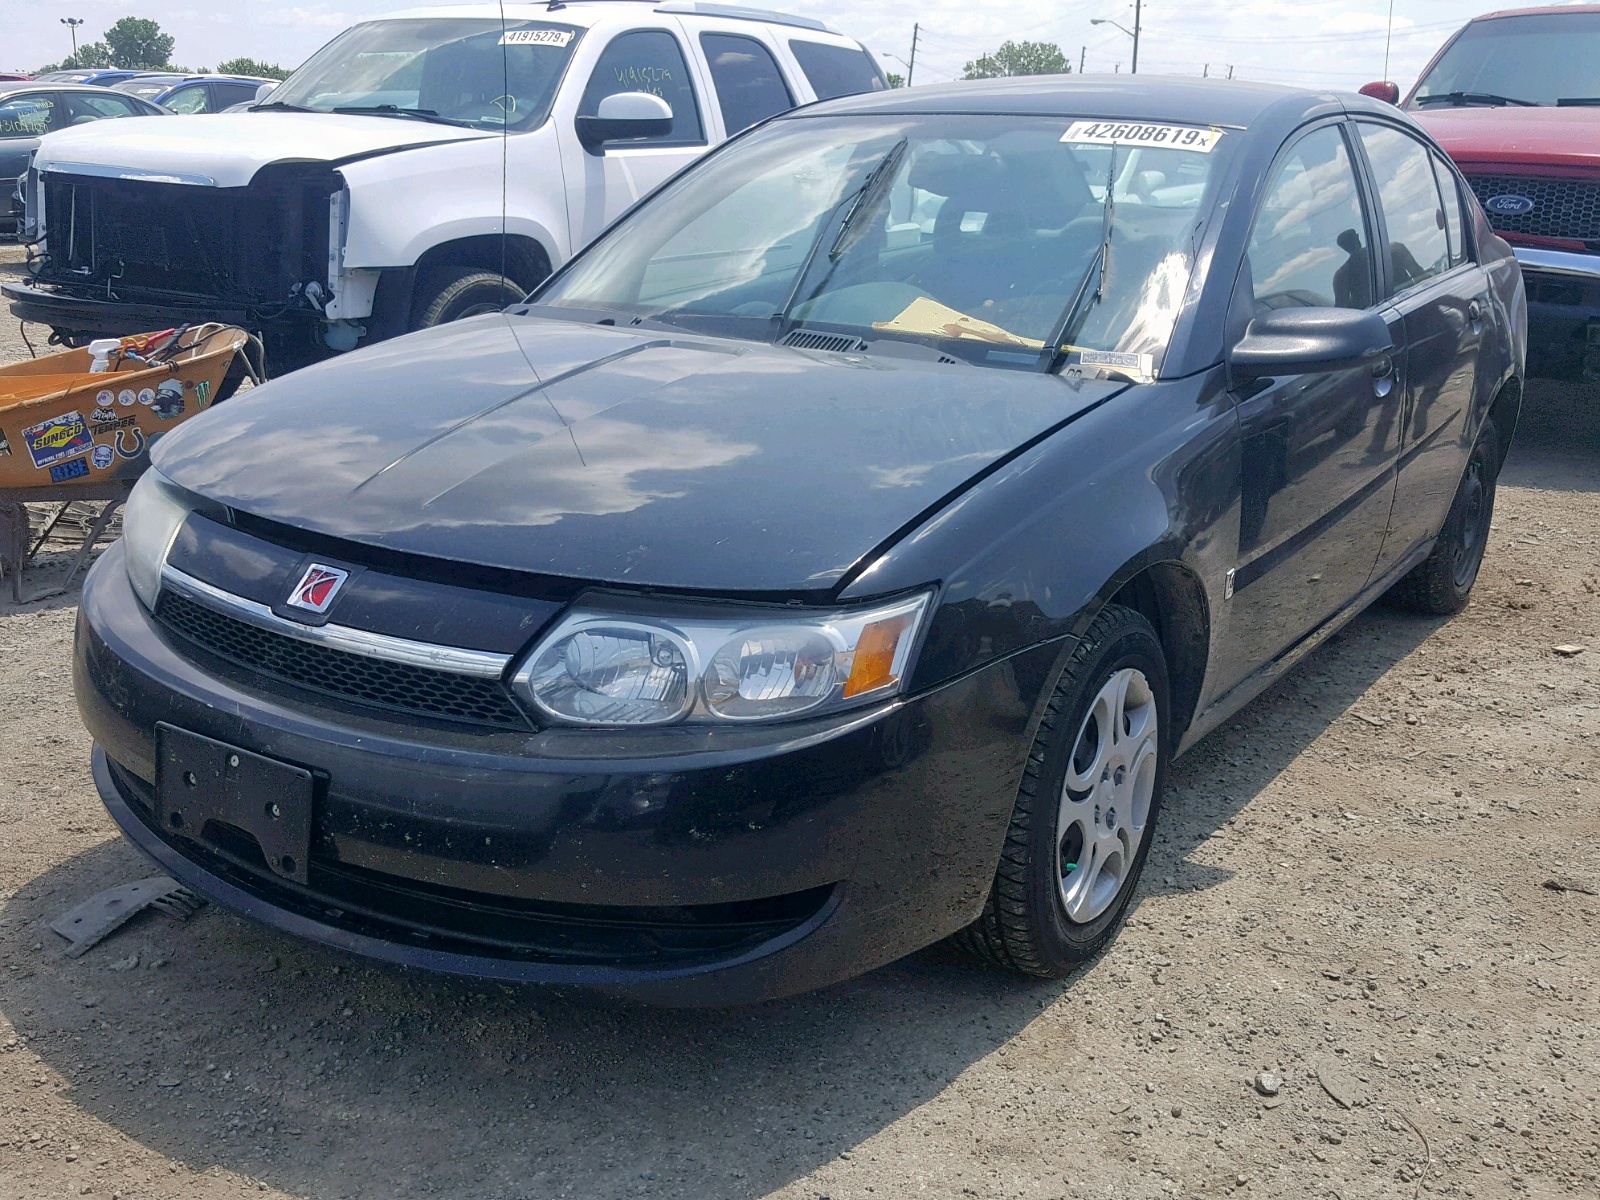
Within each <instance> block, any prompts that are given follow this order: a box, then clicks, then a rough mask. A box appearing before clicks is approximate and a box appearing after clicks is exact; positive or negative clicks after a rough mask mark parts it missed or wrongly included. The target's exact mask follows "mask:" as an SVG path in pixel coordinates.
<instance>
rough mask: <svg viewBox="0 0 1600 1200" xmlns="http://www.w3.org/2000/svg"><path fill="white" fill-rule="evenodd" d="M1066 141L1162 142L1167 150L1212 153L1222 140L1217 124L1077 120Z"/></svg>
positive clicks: (1110, 143)
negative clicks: (1210, 125) (1200, 125)
mask: <svg viewBox="0 0 1600 1200" xmlns="http://www.w3.org/2000/svg"><path fill="white" fill-rule="evenodd" d="M1061 140H1062V141H1063V142H1087V143H1089V144H1090V145H1093V146H1159V147H1161V148H1162V149H1165V150H1193V151H1195V152H1197V153H1199V154H1210V153H1211V151H1212V150H1213V149H1215V148H1216V145H1217V143H1218V142H1220V141H1221V140H1222V130H1220V129H1217V128H1216V127H1215V126H1213V127H1211V128H1208V129H1199V128H1196V127H1195V126H1193V125H1155V124H1149V123H1145V122H1140V121H1075V122H1073V124H1072V126H1071V127H1070V128H1069V129H1068V130H1067V131H1066V132H1065V133H1063V134H1062V135H1061Z"/></svg>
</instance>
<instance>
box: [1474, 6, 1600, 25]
mask: <svg viewBox="0 0 1600 1200" xmlns="http://www.w3.org/2000/svg"><path fill="white" fill-rule="evenodd" d="M1573 12H1578V13H1600V4H1547V5H1544V6H1543V7H1541V8H1502V9H1500V10H1499V11H1497V12H1491V13H1484V14H1483V15H1482V16H1481V17H1473V18H1472V20H1471V21H1469V22H1468V24H1469V25H1476V24H1477V23H1478V22H1479V21H1498V20H1499V19H1500V18H1502V17H1545V16H1553V15H1554V14H1556V13H1573Z"/></svg>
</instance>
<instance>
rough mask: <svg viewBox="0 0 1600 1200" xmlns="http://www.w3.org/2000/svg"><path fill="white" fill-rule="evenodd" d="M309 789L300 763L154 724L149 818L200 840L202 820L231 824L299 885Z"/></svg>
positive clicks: (306, 851)
mask: <svg viewBox="0 0 1600 1200" xmlns="http://www.w3.org/2000/svg"><path fill="white" fill-rule="evenodd" d="M314 791H315V787H314V781H313V778H312V774H311V772H310V771H307V770H306V769H305V768H303V767H297V766H294V765H293V764H291V763H286V762H279V761H278V760H277V759H275V758H267V757H265V756H264V755H260V754H255V753H252V752H251V751H249V750H242V749H240V748H239V747H237V746H230V745H228V744H227V743H226V742H219V741H217V740H216V739H215V738H208V737H205V736H204V735H202V734H198V733H190V732H189V731H188V730H187V729H179V728H178V727H177V726H175V725H168V724H166V723H165V722H158V723H157V725H156V805H155V807H156V819H157V820H158V821H160V823H161V828H162V829H163V830H165V831H166V832H167V833H169V834H176V835H178V836H180V837H186V838H191V839H193V840H195V841H199V842H208V841H210V840H211V839H209V838H208V836H207V826H208V823H209V822H212V821H217V822H221V823H223V824H226V825H231V826H233V827H234V828H236V829H240V830H243V831H244V832H245V833H248V834H249V835H250V836H251V837H253V838H255V840H256V842H257V843H258V844H259V845H260V847H261V853H262V856H263V857H264V858H265V859H266V860H267V865H268V866H269V867H270V868H272V870H273V872H274V873H275V874H277V875H281V876H282V877H283V878H285V879H292V880H294V881H295V882H296V883H302V884H303V883H306V882H307V878H306V866H307V860H308V859H309V858H310V856H311V806H312V798H313V794H314ZM211 844H212V845H216V843H215V842H214V841H212V842H211Z"/></svg>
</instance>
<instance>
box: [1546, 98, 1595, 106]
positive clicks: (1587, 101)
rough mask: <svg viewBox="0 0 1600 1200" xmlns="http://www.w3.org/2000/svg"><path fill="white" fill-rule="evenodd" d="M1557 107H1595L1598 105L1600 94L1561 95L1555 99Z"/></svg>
mask: <svg viewBox="0 0 1600 1200" xmlns="http://www.w3.org/2000/svg"><path fill="white" fill-rule="evenodd" d="M1556 107H1557V108H1595V107H1600V96H1562V97H1561V98H1560V99H1558V100H1557V101H1556Z"/></svg>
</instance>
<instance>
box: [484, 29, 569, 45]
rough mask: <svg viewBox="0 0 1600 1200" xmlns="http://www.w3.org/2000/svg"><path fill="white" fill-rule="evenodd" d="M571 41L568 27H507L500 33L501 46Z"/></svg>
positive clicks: (551, 43) (555, 43)
mask: <svg viewBox="0 0 1600 1200" xmlns="http://www.w3.org/2000/svg"><path fill="white" fill-rule="evenodd" d="M571 41H572V30H570V29H508V30H506V31H505V32H504V33H502V34H501V35H500V44H501V45H502V46H565V45H567V43H569V42H571Z"/></svg>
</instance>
